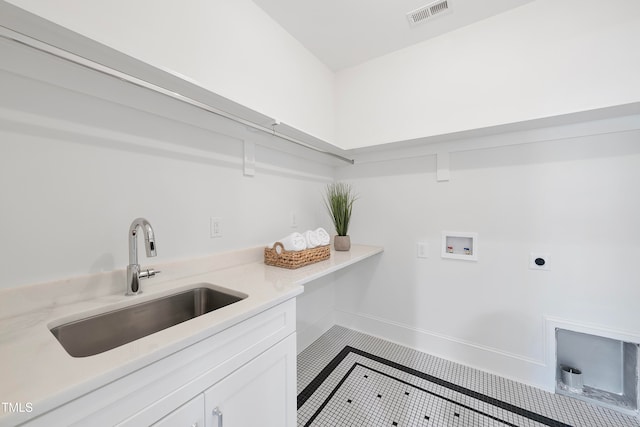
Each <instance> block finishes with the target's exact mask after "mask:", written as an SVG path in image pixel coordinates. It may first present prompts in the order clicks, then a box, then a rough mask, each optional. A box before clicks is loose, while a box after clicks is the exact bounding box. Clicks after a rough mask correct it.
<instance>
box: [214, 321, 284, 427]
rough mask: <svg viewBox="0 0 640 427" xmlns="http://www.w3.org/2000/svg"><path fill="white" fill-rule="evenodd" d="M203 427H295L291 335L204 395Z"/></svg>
mask: <svg viewBox="0 0 640 427" xmlns="http://www.w3.org/2000/svg"><path fill="white" fill-rule="evenodd" d="M204 398H205V419H206V426H207V427H255V426H261V427H294V426H295V425H296V340H295V334H291V335H289V336H288V337H287V338H285V339H284V340H282V341H280V342H279V343H278V344H275V345H274V346H273V347H271V348H270V349H269V350H267V351H265V352H264V353H262V354H261V355H260V356H258V357H256V358H255V359H253V360H252V361H250V362H249V363H247V364H246V365H244V366H243V367H241V368H240V369H238V370H236V371H235V372H233V373H232V374H231V375H229V376H228V377H226V378H224V379H223V380H222V381H220V382H218V383H217V384H216V385H214V386H213V387H211V388H210V389H208V390H207V391H206V392H205V393H204Z"/></svg>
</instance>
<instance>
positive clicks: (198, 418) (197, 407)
mask: <svg viewBox="0 0 640 427" xmlns="http://www.w3.org/2000/svg"><path fill="white" fill-rule="evenodd" d="M153 426H154V427H204V396H203V395H201V394H200V395H198V396H196V397H194V398H193V399H191V400H190V401H188V402H187V403H185V404H184V405H182V406H181V407H179V408H178V409H176V410H175V411H173V412H171V413H170V414H169V415H167V416H166V417H164V418H163V419H161V420H160V421H158V422H157V423H155V424H153Z"/></svg>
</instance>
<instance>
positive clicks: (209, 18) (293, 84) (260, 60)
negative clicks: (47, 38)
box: [9, 0, 334, 141]
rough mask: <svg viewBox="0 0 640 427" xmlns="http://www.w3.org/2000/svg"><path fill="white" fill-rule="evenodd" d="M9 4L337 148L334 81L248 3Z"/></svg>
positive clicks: (72, 0)
mask: <svg viewBox="0 0 640 427" xmlns="http://www.w3.org/2000/svg"><path fill="white" fill-rule="evenodd" d="M9 2H10V3H13V4H15V5H16V6H19V7H22V8H24V9H26V10H28V11H30V12H33V13H35V14H37V15H40V16H42V17H44V18H46V19H48V20H50V21H53V22H55V23H57V24H60V25H62V26H64V27H67V28H69V29H71V30H73V31H76V32H78V33H80V34H82V35H85V36H87V37H89V38H92V39H94V40H96V41H99V42H101V43H103V44H105V45H107V46H110V47H112V48H115V49H117V50H119V51H121V52H124V53H126V54H129V55H131V56H133V57H135V58H138V59H141V60H143V61H145V62H147V63H149V64H151V65H154V66H156V67H159V68H163V69H168V70H171V71H173V72H175V73H178V74H180V75H182V76H185V77H186V78H188V79H191V80H194V81H195V82H197V83H198V84H199V85H201V86H203V87H205V88H207V89H209V90H211V91H213V92H215V93H217V94H219V95H222V96H224V97H227V98H229V99H231V100H233V101H235V102H238V103H240V104H242V105H244V106H246V107H249V108H252V109H254V110H256V111H258V112H260V113H262V114H265V115H267V116H270V117H275V118H276V119H278V120H279V121H281V122H285V123H287V124H289V125H291V126H293V127H296V128H298V129H301V130H303V131H305V132H306V133H308V134H311V135H314V136H316V137H318V138H321V139H325V140H329V141H333V140H334V111H333V107H334V98H333V73H332V72H331V71H330V70H329V69H328V68H327V67H326V66H325V65H324V64H322V63H321V62H320V61H319V60H318V59H317V58H315V57H314V56H313V55H312V54H311V53H309V52H308V51H307V50H306V49H305V48H304V47H303V46H302V45H300V43H299V42H298V41H297V40H295V39H294V38H293V37H292V36H291V35H289V34H288V33H287V32H286V31H285V30H284V29H283V28H281V27H280V26H279V25H278V24H276V23H275V22H274V21H273V20H272V19H271V18H270V17H269V16H268V15H267V14H266V13H265V12H264V11H263V10H262V9H260V8H259V7H258V6H256V5H255V4H254V3H253V2H252V1H250V0H225V1H208V0H190V1H189V2H186V3H185V2H176V1H172V0H161V1H158V0H143V1H135V2H130V1H126V0H115V1H99V2H87V1H83V0H64V1H62V2H43V1H39V0H9Z"/></svg>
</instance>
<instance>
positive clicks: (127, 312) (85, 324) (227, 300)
mask: <svg viewBox="0 0 640 427" xmlns="http://www.w3.org/2000/svg"><path fill="white" fill-rule="evenodd" d="M220 289H221V288H218V289H211V288H208V287H199V288H195V289H189V290H187V291H183V292H179V293H176V294H173V295H169V296H166V297H161V298H157V299H154V300H151V301H147V302H143V303H140V304H136V305H132V306H129V307H125V308H121V309H118V310H113V311H109V312H106V313H102V314H98V315H95V316H91V317H87V318H84V319H80V320H76V321H73V322H69V323H65V324H63V325H60V326H57V327H55V328H52V329H51V332H52V333H53V335H54V336H55V337H56V338H57V339H58V341H59V342H60V344H62V346H63V347H64V349H65V350H67V353H69V354H70V355H71V356H73V357H86V356H93V355H95V354H99V353H102V352H105V351H107V350H111V349H112V348H116V347H119V346H121V345H124V344H126V343H129V342H131V341H135V340H137V339H139V338H142V337H145V336H147V335H150V334H153V333H154V332H158V331H161V330H163V329H166V328H170V327H171V326H174V325H177V324H179V323H182V322H186V321H187V320H190V319H193V318H195V317H198V316H202V315H203V314H206V313H209V312H211V311H214V310H217V309H219V308H222V307H225V306H227V305H229V304H233V303H235V302H238V301H240V300H243V299H245V298H246V297H247V295H246V294H243V293H240V292H234V291H232V290H229V289H225V290H220Z"/></svg>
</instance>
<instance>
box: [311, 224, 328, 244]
mask: <svg viewBox="0 0 640 427" xmlns="http://www.w3.org/2000/svg"><path fill="white" fill-rule="evenodd" d="M315 231H316V236H318V246H325V245H328V244H329V242H330V241H331V236H329V233H327V230H325V229H324V228H322V227H320V228H316V230H315Z"/></svg>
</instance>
